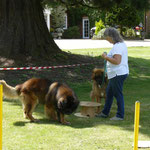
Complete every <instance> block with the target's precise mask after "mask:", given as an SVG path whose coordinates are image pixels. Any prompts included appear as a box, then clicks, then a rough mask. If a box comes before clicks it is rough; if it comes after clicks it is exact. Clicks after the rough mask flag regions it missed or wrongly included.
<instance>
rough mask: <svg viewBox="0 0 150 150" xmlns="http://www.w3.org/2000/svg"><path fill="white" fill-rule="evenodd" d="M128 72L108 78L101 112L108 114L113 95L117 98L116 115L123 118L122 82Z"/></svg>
mask: <svg viewBox="0 0 150 150" xmlns="http://www.w3.org/2000/svg"><path fill="white" fill-rule="evenodd" d="M127 76H128V74H125V75H120V76H115V77H114V78H112V79H110V80H109V82H108V86H107V89H106V102H105V106H104V109H103V111H102V112H103V113H104V114H105V115H108V114H109V112H110V109H111V106H112V103H113V98H114V97H115V98H116V100H117V106H118V109H117V114H116V117H119V118H124V97H123V93H122V91H123V83H124V80H125V79H126V78H127Z"/></svg>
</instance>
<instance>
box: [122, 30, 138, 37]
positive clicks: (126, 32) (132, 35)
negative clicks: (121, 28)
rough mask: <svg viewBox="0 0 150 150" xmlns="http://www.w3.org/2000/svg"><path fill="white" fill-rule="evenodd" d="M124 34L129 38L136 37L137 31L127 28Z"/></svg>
mask: <svg viewBox="0 0 150 150" xmlns="http://www.w3.org/2000/svg"><path fill="white" fill-rule="evenodd" d="M123 36H124V37H128V38H134V37H136V32H135V30H134V29H132V28H127V29H126V30H125V32H123Z"/></svg>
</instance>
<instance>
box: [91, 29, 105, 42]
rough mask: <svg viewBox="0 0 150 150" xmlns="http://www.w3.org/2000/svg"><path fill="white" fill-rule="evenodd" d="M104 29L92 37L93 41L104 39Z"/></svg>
mask: <svg viewBox="0 0 150 150" xmlns="http://www.w3.org/2000/svg"><path fill="white" fill-rule="evenodd" d="M105 29H106V28H103V29H102V30H100V31H99V32H98V33H97V35H94V36H93V39H95V40H96V39H104V32H105Z"/></svg>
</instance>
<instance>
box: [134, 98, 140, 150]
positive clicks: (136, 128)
mask: <svg viewBox="0 0 150 150" xmlns="http://www.w3.org/2000/svg"><path fill="white" fill-rule="evenodd" d="M139 116H140V102H139V101H136V103H135V116H134V150H138V134H139V118H140V117H139Z"/></svg>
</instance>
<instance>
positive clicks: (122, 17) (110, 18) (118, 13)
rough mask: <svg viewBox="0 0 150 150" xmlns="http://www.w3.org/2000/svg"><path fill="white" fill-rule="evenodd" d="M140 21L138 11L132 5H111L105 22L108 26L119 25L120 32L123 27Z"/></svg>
mask: <svg viewBox="0 0 150 150" xmlns="http://www.w3.org/2000/svg"><path fill="white" fill-rule="evenodd" d="M140 22H141V18H140V16H139V12H138V10H137V9H135V8H134V7H133V8H131V7H130V6H128V5H124V6H123V7H113V8H112V9H111V11H110V12H108V13H107V14H106V19H105V23H106V24H108V25H110V26H115V25H119V28H120V30H121V33H122V31H123V27H128V28H131V27H134V26H136V25H138V24H139V23H140Z"/></svg>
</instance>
